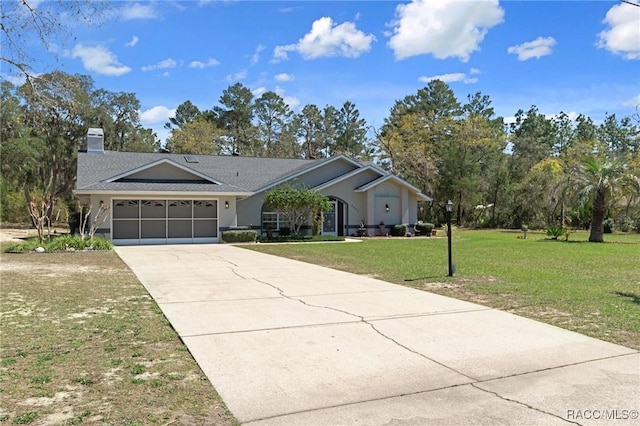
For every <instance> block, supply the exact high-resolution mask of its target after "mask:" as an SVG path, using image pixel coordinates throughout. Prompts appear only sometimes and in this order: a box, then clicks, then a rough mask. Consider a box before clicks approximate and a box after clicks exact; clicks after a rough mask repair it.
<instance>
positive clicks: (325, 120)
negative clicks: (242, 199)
mask: <svg viewBox="0 0 640 426" xmlns="http://www.w3.org/2000/svg"><path fill="white" fill-rule="evenodd" d="M165 128H167V129H170V130H171V135H170V137H169V138H168V140H167V144H166V147H165V149H166V150H168V151H169V152H176V153H187V152H188V153H191V154H214V155H234V154H235V155H245V156H254V157H276V158H306V159H314V158H323V157H331V156H333V155H338V154H344V155H347V156H349V157H353V158H365V157H370V156H371V154H372V150H371V147H372V145H371V143H370V141H369V140H368V137H367V133H368V130H369V127H368V126H367V124H366V121H365V120H364V119H363V118H361V117H360V112H359V111H358V109H357V108H356V106H355V104H354V103H353V102H350V101H346V102H345V103H344V104H343V105H342V106H341V107H340V108H337V107H334V106H332V105H326V106H325V107H324V108H322V109H321V108H319V107H318V106H317V105H313V104H309V105H305V106H304V107H303V108H302V110H301V112H300V113H298V114H295V113H294V112H293V111H292V110H291V108H290V107H289V105H288V104H287V103H286V102H285V100H284V99H283V98H282V97H281V96H280V95H278V94H277V93H275V92H272V91H267V92H264V93H262V94H261V95H260V96H258V97H255V96H254V95H253V93H252V92H251V90H250V89H249V88H247V87H246V86H244V85H243V84H241V83H236V84H234V85H232V86H229V87H228V88H227V89H225V90H224V91H223V92H222V95H221V96H220V98H219V100H218V105H216V106H214V107H213V108H211V109H209V110H203V111H201V110H200V109H199V108H198V107H197V106H195V105H194V104H193V103H191V101H189V100H187V101H185V102H183V103H182V104H180V105H179V106H178V107H177V109H176V113H175V116H174V117H171V118H170V119H169V122H168V123H166V125H165Z"/></svg>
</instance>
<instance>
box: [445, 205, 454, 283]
mask: <svg viewBox="0 0 640 426" xmlns="http://www.w3.org/2000/svg"><path fill="white" fill-rule="evenodd" d="M446 208H447V240H448V241H447V244H448V245H447V248H448V253H449V276H450V277H452V276H453V260H452V257H451V234H453V230H452V229H451V212H452V211H453V203H452V202H451V200H449V201H447V204H446Z"/></svg>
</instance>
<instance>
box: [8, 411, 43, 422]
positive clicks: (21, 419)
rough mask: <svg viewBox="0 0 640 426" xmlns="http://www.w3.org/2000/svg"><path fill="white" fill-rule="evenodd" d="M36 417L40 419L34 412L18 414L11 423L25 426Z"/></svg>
mask: <svg viewBox="0 0 640 426" xmlns="http://www.w3.org/2000/svg"><path fill="white" fill-rule="evenodd" d="M38 417H40V414H38V413H37V412H35V411H31V412H29V413H24V414H20V415H19V416H18V417H16V418H15V419H13V423H14V424H17V425H27V424H29V423H31V422H33V421H34V420H35V419H37V418H38Z"/></svg>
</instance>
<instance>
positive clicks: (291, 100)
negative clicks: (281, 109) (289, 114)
mask: <svg viewBox="0 0 640 426" xmlns="http://www.w3.org/2000/svg"><path fill="white" fill-rule="evenodd" d="M276 94H277V95H278V96H280V97H281V98H282V100H283V101H284V103H285V104H287V105H289V108H291V109H292V110H295V109H296V108H297V107H298V105H300V99H298V98H296V97H295V96H287V95H286V94H285V90H284V89H283V88H282V87H280V86H276Z"/></svg>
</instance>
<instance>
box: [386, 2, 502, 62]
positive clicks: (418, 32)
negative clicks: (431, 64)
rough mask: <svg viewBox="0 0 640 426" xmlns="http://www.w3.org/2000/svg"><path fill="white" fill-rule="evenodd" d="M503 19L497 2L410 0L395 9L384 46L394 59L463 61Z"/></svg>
mask: <svg viewBox="0 0 640 426" xmlns="http://www.w3.org/2000/svg"><path fill="white" fill-rule="evenodd" d="M503 17H504V10H503V9H502V8H500V5H499V4H498V0H479V1H459V0H413V1H412V2H411V3H409V4H399V5H398V6H396V20H395V21H394V22H392V23H391V26H392V27H393V35H392V36H391V37H390V39H389V42H388V46H389V47H390V48H391V49H393V51H394V54H395V57H396V59H398V60H400V59H405V58H409V57H411V56H417V55H425V54H432V55H433V56H435V57H436V58H438V59H445V58H450V57H455V58H459V59H460V60H461V61H463V62H466V61H468V60H469V57H470V55H471V53H473V52H475V51H476V50H478V49H479V46H480V43H481V42H482V40H483V39H484V36H485V35H486V34H487V31H488V30H489V29H490V28H491V27H494V26H495V25H498V24H500V23H501V22H502V21H503Z"/></svg>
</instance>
